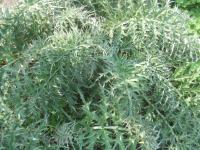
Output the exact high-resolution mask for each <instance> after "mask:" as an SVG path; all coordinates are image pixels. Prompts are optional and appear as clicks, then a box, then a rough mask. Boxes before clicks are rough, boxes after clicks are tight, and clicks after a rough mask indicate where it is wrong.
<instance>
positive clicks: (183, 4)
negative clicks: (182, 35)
mask: <svg viewBox="0 0 200 150" xmlns="http://www.w3.org/2000/svg"><path fill="white" fill-rule="evenodd" d="M176 2H177V4H178V6H180V8H182V9H184V10H187V11H188V12H189V14H190V15H191V16H192V17H193V19H192V21H191V22H190V28H191V29H192V30H193V31H195V32H197V33H198V34H200V1H199V0H176Z"/></svg>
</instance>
